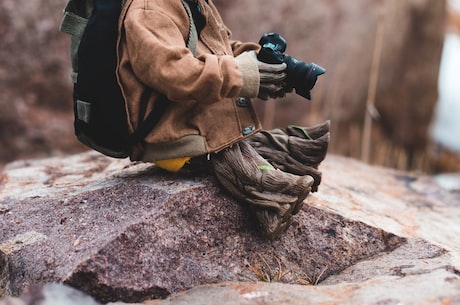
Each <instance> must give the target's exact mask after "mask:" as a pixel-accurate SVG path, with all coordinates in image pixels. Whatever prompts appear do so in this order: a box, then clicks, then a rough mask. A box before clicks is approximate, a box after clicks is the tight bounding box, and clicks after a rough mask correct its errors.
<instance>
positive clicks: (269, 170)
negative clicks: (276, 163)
mask: <svg viewBox="0 0 460 305" xmlns="http://www.w3.org/2000/svg"><path fill="white" fill-rule="evenodd" d="M211 161H212V165H213V168H214V171H215V174H216V176H217V179H218V180H219V181H220V183H221V184H222V186H223V187H224V188H225V189H226V190H227V191H228V192H230V193H231V194H232V195H233V196H234V197H235V198H236V199H237V200H239V201H242V202H245V203H247V204H249V206H250V208H251V209H252V210H253V211H254V213H255V216H256V218H257V219H258V221H259V223H260V226H261V228H262V229H263V231H264V232H265V233H266V235H267V236H268V237H269V238H272V239H274V238H277V237H279V236H280V235H281V234H282V233H283V232H285V231H286V229H287V228H288V227H289V225H290V224H291V222H292V216H293V215H295V214H296V213H298V212H299V211H300V209H301V207H302V205H303V201H304V199H305V198H306V197H307V196H308V194H309V193H310V190H311V186H312V184H313V182H314V180H313V178H312V177H310V176H306V175H303V176H298V175H294V174H290V173H285V172H283V171H281V170H278V169H275V168H274V167H273V166H272V165H271V164H270V163H268V162H267V161H266V160H265V159H264V158H262V157H261V156H260V155H259V154H258V153H257V152H256V151H255V150H254V148H253V147H251V145H249V144H248V143H247V142H246V141H240V142H238V143H236V144H234V145H233V146H232V147H230V148H227V149H225V150H223V151H221V152H219V153H218V154H216V155H215V156H214V157H213V158H211Z"/></svg>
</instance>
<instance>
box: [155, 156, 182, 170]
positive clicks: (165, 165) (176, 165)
mask: <svg viewBox="0 0 460 305" xmlns="http://www.w3.org/2000/svg"><path fill="white" fill-rule="evenodd" d="M190 159H191V158H190V157H184V158H177V159H168V160H159V161H155V164H156V166H158V167H159V168H162V169H165V170H167V171H168V172H173V173H177V172H178V171H179V170H180V169H181V168H182V167H184V165H185V163H187V162H188V161H190Z"/></svg>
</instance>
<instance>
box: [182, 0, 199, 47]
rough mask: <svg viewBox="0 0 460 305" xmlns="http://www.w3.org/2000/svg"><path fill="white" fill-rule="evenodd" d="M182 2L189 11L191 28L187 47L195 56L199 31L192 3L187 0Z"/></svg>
mask: <svg viewBox="0 0 460 305" xmlns="http://www.w3.org/2000/svg"><path fill="white" fill-rule="evenodd" d="M182 4H183V5H184V7H185V10H186V11H187V15H188V17H189V20H190V30H189V35H188V39H187V48H189V49H190V51H191V52H192V54H193V55H194V56H195V55H196V46H197V44H198V32H197V30H196V26H195V21H194V20H193V14H192V10H191V8H190V4H189V3H188V2H187V1H185V0H182Z"/></svg>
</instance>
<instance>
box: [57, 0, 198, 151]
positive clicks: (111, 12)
mask: <svg viewBox="0 0 460 305" xmlns="http://www.w3.org/2000/svg"><path fill="white" fill-rule="evenodd" d="M182 3H183V5H184V7H185V9H186V10H187V14H188V16H189V18H190V33H189V37H188V39H187V47H188V48H189V49H190V50H191V51H192V53H193V54H195V50H196V43H197V40H198V33H197V30H196V28H195V22H194V18H193V16H196V12H195V11H196V9H197V8H196V7H193V6H192V5H190V4H189V3H188V2H187V1H185V0H182ZM123 5H125V0H69V1H68V3H67V5H66V7H65V9H64V17H63V19H62V22H61V26H60V30H61V31H62V32H64V33H67V34H70V35H71V44H70V51H71V52H70V53H71V54H70V55H71V61H72V75H71V77H72V81H73V83H74V89H73V100H74V107H73V108H74V130H75V135H76V137H77V139H78V140H79V141H80V142H82V143H83V144H85V145H86V146H88V147H90V148H92V149H94V150H96V151H98V152H100V153H103V154H104V155H107V156H110V157H114V158H126V157H128V156H129V155H130V152H131V147H132V146H133V145H134V144H136V143H138V142H140V141H142V140H143V139H144V138H145V136H146V135H147V134H148V133H149V132H150V131H151V130H152V128H153V127H154V126H155V124H156V122H158V120H159V119H160V117H161V115H162V113H163V112H164V109H165V108H166V105H167V102H168V101H167V98H166V97H165V96H164V95H160V96H159V97H158V99H157V100H156V101H155V106H154V108H153V110H152V111H151V112H150V113H149V115H148V116H147V118H146V120H145V121H144V122H142V123H141V124H140V125H139V126H137V128H136V130H135V131H134V133H133V134H130V133H129V129H128V123H127V115H126V108H125V101H124V98H123V95H122V93H121V89H120V87H119V84H118V81H117V76H116V69H117V50H116V47H117V39H118V33H119V25H118V20H119V17H120V14H121V10H122V8H123ZM127 5H128V4H127ZM192 10H193V11H192ZM193 13H195V14H193ZM150 94H151V90H146V91H145V92H144V95H143V96H142V100H141V104H144V107H146V104H147V101H148V100H149V98H150Z"/></svg>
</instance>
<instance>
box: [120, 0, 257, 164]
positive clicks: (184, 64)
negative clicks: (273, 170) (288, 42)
mask: <svg viewBox="0 0 460 305" xmlns="http://www.w3.org/2000/svg"><path fill="white" fill-rule="evenodd" d="M192 1H193V0H192ZM197 1H198V3H199V5H200V6H201V8H202V12H203V15H204V17H205V18H206V20H207V24H206V26H205V27H204V29H203V30H202V31H201V35H200V37H199V41H198V44H197V51H196V56H195V57H194V56H193V54H192V53H191V51H190V50H189V49H188V48H187V46H186V43H185V41H186V40H187V38H188V35H189V28H190V21H189V17H188V15H187V11H186V10H185V8H184V6H183V4H182V2H181V0H128V1H126V4H125V6H124V8H123V12H122V15H121V17H120V30H121V31H120V33H121V34H120V37H119V42H118V59H119V66H118V71H117V76H118V80H119V83H120V86H121V88H122V92H123V94H124V97H125V99H126V101H127V103H126V107H127V114H128V123H129V126H130V129H131V131H133V130H134V129H135V128H136V126H138V123H139V121H140V120H139V114H140V112H141V110H140V109H141V106H140V101H141V96H142V94H143V92H144V91H145V90H147V88H148V87H150V88H152V89H153V91H154V93H153V94H152V96H151V98H150V100H149V102H148V107H147V113H148V112H149V111H150V110H151V109H152V106H153V104H154V103H155V99H156V97H157V96H158V94H159V93H161V94H165V95H166V96H167V98H168V99H169V101H170V102H169V104H168V106H167V109H166V111H165V113H164V114H163V115H162V117H161V119H160V121H159V122H158V124H157V125H156V126H155V127H154V129H153V130H152V131H151V132H150V133H149V135H148V136H147V137H146V138H145V143H143V144H142V145H137V146H136V147H135V148H134V149H133V152H132V155H131V159H133V160H143V161H155V160H164V159H172V158H180V157H195V156H199V155H203V154H207V153H212V152H218V151H220V150H222V149H224V148H226V147H228V146H230V145H231V144H232V143H235V142H237V141H239V140H241V139H243V138H245V137H247V136H250V135H251V134H253V133H254V132H257V131H259V130H260V129H261V126H260V122H259V120H258V119H257V117H256V114H255V112H254V110H253V108H252V105H251V103H250V100H249V98H246V97H255V96H256V95H257V91H258V81H259V79H258V77H259V75H258V70H257V65H256V63H255V62H254V61H253V60H252V59H251V58H249V56H246V55H247V53H244V54H243V55H242V56H240V57H238V58H236V56H238V55H240V54H242V53H243V52H245V51H249V50H256V49H257V48H258V45H256V44H253V43H241V42H236V41H232V40H230V32H229V30H228V29H227V28H226V27H225V25H224V24H223V22H222V19H221V17H220V15H219V13H218V12H217V9H216V7H215V6H214V4H213V3H212V0H209V3H208V2H207V1H205V0H197ZM240 96H243V97H245V98H240Z"/></svg>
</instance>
